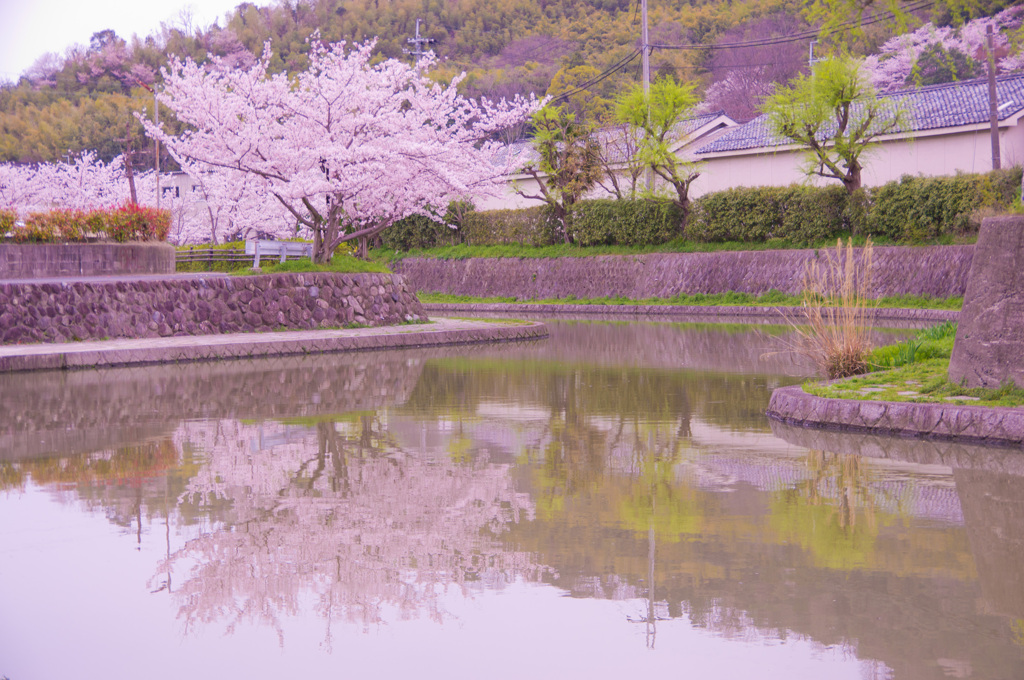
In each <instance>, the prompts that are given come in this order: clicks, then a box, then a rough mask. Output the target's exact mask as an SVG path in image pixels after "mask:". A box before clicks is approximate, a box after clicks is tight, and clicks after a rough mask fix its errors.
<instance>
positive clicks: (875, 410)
mask: <svg viewBox="0 0 1024 680" xmlns="http://www.w3.org/2000/svg"><path fill="white" fill-rule="evenodd" d="M768 417H770V418H774V419H776V420H780V421H782V422H785V423H788V424H790V425H798V426H800V427H816V428H823V429H831V430H844V431H851V432H870V433H874V434H884V435H897V436H903V437H923V438H928V439H948V440H954V441H966V442H978V443H984V444H997V445H1000V446H1021V445H1024V408H999V407H989V406H959V405H955V404H915V403H911V402H894V401H867V400H864V401H861V400H857V399H828V398H825V397H816V396H814V395H812V394H807V393H806V392H804V389H803V387H802V386H800V385H795V386H792V387H780V388H779V389H777V390H775V391H774V392H772V398H771V402H770V403H769V405H768Z"/></svg>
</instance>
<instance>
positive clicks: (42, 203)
mask: <svg viewBox="0 0 1024 680" xmlns="http://www.w3.org/2000/svg"><path fill="white" fill-rule="evenodd" d="M150 175H152V173H141V174H139V173H137V174H136V181H137V182H150V181H152V178H151V177H150ZM153 195H154V197H155V194H153ZM128 200H129V189H128V180H127V178H126V175H125V171H124V159H123V158H122V157H121V156H118V157H116V158H115V159H114V160H113V161H111V162H110V163H104V162H103V161H101V160H98V159H97V158H96V154H95V153H93V152H91V151H88V152H86V153H84V154H82V155H81V156H80V157H79V158H77V159H75V160H74V162H71V163H39V164H36V165H21V164H16V163H0V207H4V208H11V209H14V210H15V211H17V212H18V213H19V214H20V215H23V216H24V215H27V214H28V213H30V212H39V211H45V210H54V209H65V210H93V209H102V208H114V207H117V206H119V205H123V204H124V203H126V202H127V201H128Z"/></svg>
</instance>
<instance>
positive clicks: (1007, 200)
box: [686, 168, 1021, 243]
mask: <svg viewBox="0 0 1024 680" xmlns="http://www.w3.org/2000/svg"><path fill="white" fill-rule="evenodd" d="M1020 184H1021V169H1020V168H1013V169H1010V170H995V171H992V172H989V173H986V174H977V175H975V174H959V175H954V176H951V177H912V176H909V175H906V176H904V177H902V178H901V179H900V180H899V181H897V182H889V183H888V184H884V185H882V186H880V187H874V188H870V189H865V190H862V191H860V192H857V193H856V194H854V195H853V196H848V195H847V194H846V192H845V190H843V189H842V187H839V186H832V187H826V188H815V187H805V186H790V187H757V188H740V189H730V190H728V191H721V192H717V193H714V194H708V195H706V196H702V197H701V198H699V199H697V200H696V201H694V205H693V211H692V213H691V217H690V221H689V224H687V226H686V235H687V237H688V238H690V239H692V240H695V241H741V242H743V241H747V242H758V241H766V240H768V239H771V238H782V239H786V240H788V241H791V242H794V243H812V242H815V241H820V240H822V239H824V238H834V237H835V236H837V235H839V234H841V233H844V232H853V233H858V234H868V235H871V236H885V237H888V238H890V239H892V240H894V241H905V242H914V241H921V240H928V239H933V238H936V237H939V236H947V235H969V234H976V233H977V232H978V228H979V227H980V226H981V220H982V218H984V217H986V216H988V215H992V214H996V213H998V212H1003V211H1005V209H1006V208H1007V207H1008V206H1010V205H1011V204H1013V203H1014V202H1018V201H1020Z"/></svg>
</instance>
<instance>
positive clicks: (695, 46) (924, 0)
mask: <svg viewBox="0 0 1024 680" xmlns="http://www.w3.org/2000/svg"><path fill="white" fill-rule="evenodd" d="M934 5H935V2H934V0H918V2H915V3H912V4H910V5H907V7H905V8H904V9H905V11H907V12H917V11H920V10H923V9H928V8H930V7H933V6H934ZM894 16H895V15H894V14H893V13H892V12H881V13H879V14H874V15H872V16H870V17H868V18H866V19H864V20H863V21H854V20H850V21H846V22H844V23H842V24H840V25H839V26H837V27H836V28H835V29H833V30H832V31H829V34H831V33H838V32H840V31H843V30H845V29H849V28H852V27H854V26H870V25H871V24H876V23H878V22H880V21H884V20H886V19H891V18H893V17H894ZM820 35H821V31H818V30H813V29H810V30H807V31H803V32H801V33H795V34H793V35H789V36H785V37H775V38H762V39H759V40H748V41H741V42H732V43H718V44H716V45H705V44H702V43H692V44H688V45H665V44H651V45H650V46H649V47H650V48H651V49H652V50H712V51H715V50H728V49H735V48H738V47H769V46H771V45H781V44H784V43H790V42H797V41H801V40H807V39H809V38H816V37H818V36H820Z"/></svg>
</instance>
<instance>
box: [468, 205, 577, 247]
mask: <svg viewBox="0 0 1024 680" xmlns="http://www.w3.org/2000/svg"><path fill="white" fill-rule="evenodd" d="M461 231H462V239H463V242H464V243H467V244H469V245H473V246H489V245H505V244H510V243H522V244H524V245H530V246H546V245H551V244H552V243H554V242H555V234H557V233H558V232H557V230H556V224H555V217H554V215H552V214H551V212H550V211H549V210H548V209H547V207H545V206H538V207H535V208H522V209H520V210H488V211H486V212H471V213H469V214H468V215H466V218H465V219H464V220H463V222H462V229H461Z"/></svg>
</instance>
